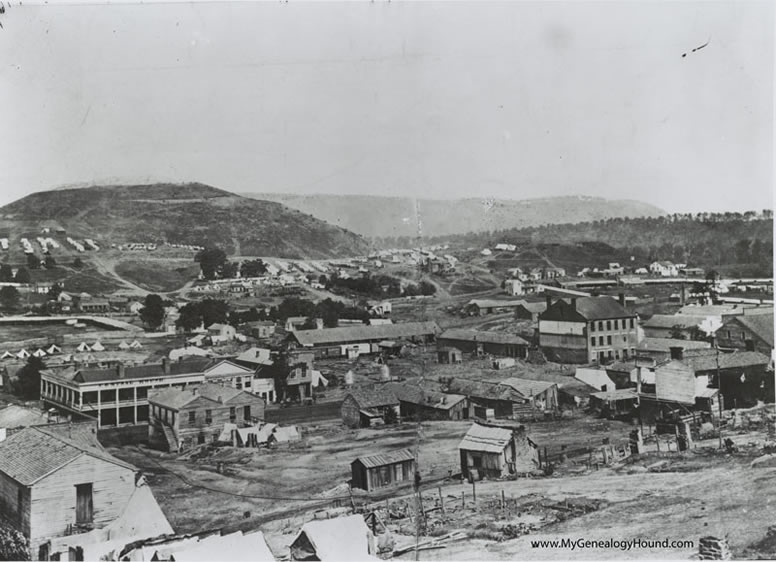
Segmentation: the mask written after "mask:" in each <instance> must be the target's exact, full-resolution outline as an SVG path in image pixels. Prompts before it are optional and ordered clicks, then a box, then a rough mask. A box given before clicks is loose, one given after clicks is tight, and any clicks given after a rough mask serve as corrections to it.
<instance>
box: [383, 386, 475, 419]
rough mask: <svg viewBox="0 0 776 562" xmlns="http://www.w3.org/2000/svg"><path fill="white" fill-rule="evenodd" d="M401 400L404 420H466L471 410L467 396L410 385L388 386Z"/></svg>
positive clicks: (400, 406)
mask: <svg viewBox="0 0 776 562" xmlns="http://www.w3.org/2000/svg"><path fill="white" fill-rule="evenodd" d="M386 386H387V387H388V388H389V389H390V391H391V392H392V393H393V394H394V396H396V398H397V399H398V400H399V413H400V414H401V419H402V420H405V421H406V420H424V421H430V420H466V419H469V408H468V404H467V403H466V396H463V395H462V394H450V393H444V392H437V391H434V390H431V389H427V388H423V387H421V386H418V385H414V384H410V383H388V384H387V385H386Z"/></svg>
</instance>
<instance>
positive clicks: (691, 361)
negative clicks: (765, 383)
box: [676, 349, 771, 373]
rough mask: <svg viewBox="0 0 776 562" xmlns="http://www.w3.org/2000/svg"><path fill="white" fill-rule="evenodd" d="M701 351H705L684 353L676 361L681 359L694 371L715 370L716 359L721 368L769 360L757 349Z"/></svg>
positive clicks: (732, 367)
mask: <svg viewBox="0 0 776 562" xmlns="http://www.w3.org/2000/svg"><path fill="white" fill-rule="evenodd" d="M699 351H701V350H699ZM703 351H705V352H702V353H699V352H698V351H696V352H694V353H692V354H690V355H688V354H685V355H684V357H683V358H682V359H677V360H676V361H681V362H682V363H684V364H685V365H687V366H688V367H690V369H692V370H693V371H695V372H696V373H700V372H705V371H716V370H717V364H718V363H717V361H718V360H719V368H720V369H722V370H724V369H737V368H741V367H751V366H755V365H768V364H769V363H770V361H771V360H770V358H769V357H768V356H767V355H763V354H762V353H759V352H757V351H735V352H733V353H717V352H716V350H714V349H710V350H703Z"/></svg>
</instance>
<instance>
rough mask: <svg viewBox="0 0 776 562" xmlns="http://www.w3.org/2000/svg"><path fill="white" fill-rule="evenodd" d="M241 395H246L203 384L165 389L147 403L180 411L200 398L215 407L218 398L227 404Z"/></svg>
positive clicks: (233, 389) (223, 387) (233, 390)
mask: <svg viewBox="0 0 776 562" xmlns="http://www.w3.org/2000/svg"><path fill="white" fill-rule="evenodd" d="M241 394H247V393H246V392H245V391H243V390H238V389H236V388H232V387H230V386H223V385H220V384H211V383H204V384H202V385H200V386H198V387H196V388H194V389H180V388H166V389H164V390H161V391H159V392H158V393H155V394H153V395H151V396H149V397H148V401H149V402H153V403H154V404H158V405H160V406H164V407H165V408H171V409H173V410H180V409H181V408H183V407H185V406H186V405H188V404H190V403H191V402H193V401H195V400H197V399H200V398H204V399H205V400H209V401H211V402H213V403H214V404H216V405H217V404H219V400H218V399H219V398H220V399H221V402H220V403H223V404H227V403H228V402H229V401H230V400H233V399H234V398H236V397H237V396H240V395H241Z"/></svg>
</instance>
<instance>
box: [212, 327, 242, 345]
mask: <svg viewBox="0 0 776 562" xmlns="http://www.w3.org/2000/svg"><path fill="white" fill-rule="evenodd" d="M207 335H208V336H209V337H210V341H212V342H213V343H214V344H217V343H225V342H229V341H232V340H233V339H234V338H235V336H236V335H237V330H235V328H234V326H230V325H229V324H220V323H215V324H211V325H210V326H208V327H207Z"/></svg>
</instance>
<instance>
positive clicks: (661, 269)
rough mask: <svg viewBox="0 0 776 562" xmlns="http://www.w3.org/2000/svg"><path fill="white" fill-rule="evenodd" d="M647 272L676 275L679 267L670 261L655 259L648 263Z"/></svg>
mask: <svg viewBox="0 0 776 562" xmlns="http://www.w3.org/2000/svg"><path fill="white" fill-rule="evenodd" d="M649 272H650V273H652V274H653V275H660V276H661V277H676V276H677V275H678V274H679V269H678V268H677V267H676V264H674V263H672V262H670V261H655V262H652V263H651V264H649Z"/></svg>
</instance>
